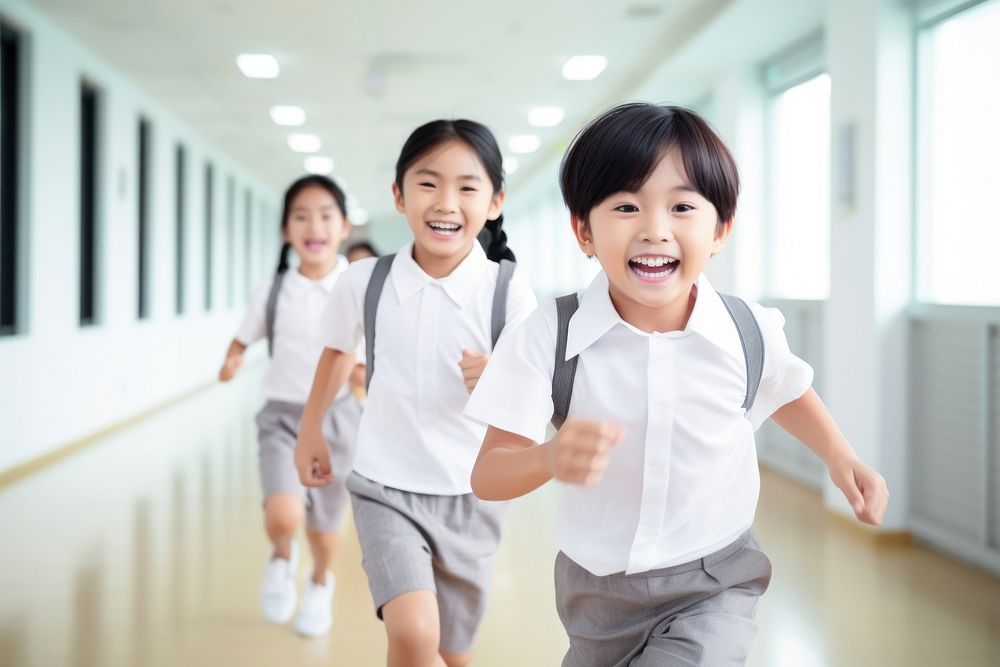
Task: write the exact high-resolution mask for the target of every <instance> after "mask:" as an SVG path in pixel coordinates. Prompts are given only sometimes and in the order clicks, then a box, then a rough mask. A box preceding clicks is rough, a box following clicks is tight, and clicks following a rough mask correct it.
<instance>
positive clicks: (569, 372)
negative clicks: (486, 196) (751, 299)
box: [552, 292, 764, 429]
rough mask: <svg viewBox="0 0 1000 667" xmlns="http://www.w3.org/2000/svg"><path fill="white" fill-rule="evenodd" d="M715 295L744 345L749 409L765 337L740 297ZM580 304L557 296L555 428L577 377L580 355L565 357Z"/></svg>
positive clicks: (757, 383)
mask: <svg viewBox="0 0 1000 667" xmlns="http://www.w3.org/2000/svg"><path fill="white" fill-rule="evenodd" d="M718 295H719V298H721V299H722V303H723V304H725V306H726V310H727V311H729V316H730V317H731V318H732V319H733V323H734V324H735V325H736V330H737V331H738V332H739V334H740V343H742V345H743V358H744V359H745V360H746V365H747V393H746V397H745V398H744V399H743V407H744V408H745V409H747V410H749V409H750V408H752V407H753V402H754V399H755V398H756V397H757V388H758V387H759V386H760V376H761V373H763V371H764V337H763V335H762V334H761V332H760V325H759V324H758V323H757V318H756V317H754V314H753V312H752V311H751V310H750V307H749V306H748V305H747V304H746V302H745V301H743V299H740V298H737V297H735V296H730V295H728V294H723V293H722V292H718ZM579 306H580V302H579V300H578V299H577V296H576V292H574V293H572V294H567V295H565V296H561V297H559V298H558V299H556V315H557V319H558V332H557V336H556V365H555V371H554V372H553V373H552V407H553V412H552V425H553V426H555V427H556V429H559V428H561V427H562V425H563V422H565V421H566V416H567V415H568V414H569V403H570V401H571V400H572V398H573V379H574V378H575V377H576V364H577V362H578V361H579V358H580V356H579V355H577V356H575V357H573V358H572V359H567V358H566V340H567V338H568V337H569V321H570V319H572V317H573V314H574V313H575V312H576V309H577V308H579Z"/></svg>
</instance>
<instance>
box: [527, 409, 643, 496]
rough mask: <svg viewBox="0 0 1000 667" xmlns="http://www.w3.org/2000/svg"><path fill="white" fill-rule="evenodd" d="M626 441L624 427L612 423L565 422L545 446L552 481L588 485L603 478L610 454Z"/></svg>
mask: <svg viewBox="0 0 1000 667" xmlns="http://www.w3.org/2000/svg"><path fill="white" fill-rule="evenodd" d="M624 439H625V428H624V427H623V426H621V425H620V424H617V423H615V422H612V421H587V420H584V419H573V418H570V419H567V420H566V422H565V423H564V424H563V425H562V428H560V429H559V432H558V433H557V434H556V437H555V438H553V439H552V440H551V441H550V442H549V443H548V445H547V447H548V449H547V451H546V463H547V464H548V467H549V472H551V473H552V476H553V477H554V478H555V479H558V480H560V481H562V482H570V483H572V484H581V485H583V486H591V485H594V484H597V483H598V482H600V481H601V478H602V477H604V471H605V470H607V468H608V463H609V462H610V461H611V453H612V452H613V451H614V449H615V447H617V446H618V445H620V444H621V443H622V440H624Z"/></svg>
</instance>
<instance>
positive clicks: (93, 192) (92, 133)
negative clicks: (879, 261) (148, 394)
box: [79, 81, 100, 326]
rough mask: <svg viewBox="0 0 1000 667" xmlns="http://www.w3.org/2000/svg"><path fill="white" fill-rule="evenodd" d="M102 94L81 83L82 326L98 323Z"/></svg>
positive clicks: (92, 87)
mask: <svg viewBox="0 0 1000 667" xmlns="http://www.w3.org/2000/svg"><path fill="white" fill-rule="evenodd" d="M99 113H100V91H98V89H97V88H96V87H94V86H93V85H91V84H90V83H88V82H86V81H83V82H81V84H80V220H79V223H80V295H79V296H80V304H79V305H80V312H79V315H80V325H81V326H90V325H93V324H96V323H97V321H98V316H97V312H98V305H99V304H98V302H97V286H98V266H97V264H98V261H97V260H98V248H99V247H100V243H99V241H100V239H99V233H100V226H99V224H98V208H99V207H98V196H97V193H98V187H99V185H100V179H99V177H98V170H99V165H100V154H99V153H100V136H99V132H100V129H99V125H100V123H99V121H98V114H99Z"/></svg>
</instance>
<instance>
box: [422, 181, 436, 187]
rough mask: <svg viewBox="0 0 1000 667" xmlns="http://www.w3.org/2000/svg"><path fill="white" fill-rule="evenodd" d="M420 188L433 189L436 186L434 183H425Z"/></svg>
mask: <svg viewBox="0 0 1000 667" xmlns="http://www.w3.org/2000/svg"><path fill="white" fill-rule="evenodd" d="M420 187H422V188H433V187H434V184H433V183H427V182H424V183H420Z"/></svg>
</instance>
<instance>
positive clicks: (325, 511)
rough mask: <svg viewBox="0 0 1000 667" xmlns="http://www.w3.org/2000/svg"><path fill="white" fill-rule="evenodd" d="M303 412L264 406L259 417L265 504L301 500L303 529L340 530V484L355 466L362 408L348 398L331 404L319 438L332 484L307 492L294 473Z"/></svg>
mask: <svg viewBox="0 0 1000 667" xmlns="http://www.w3.org/2000/svg"><path fill="white" fill-rule="evenodd" d="M304 408H305V406H303V405H299V404H298V403H285V402H283V401H268V402H267V403H266V404H265V405H264V407H263V408H262V409H261V411H260V412H258V413H257V453H258V457H259V460H260V482H261V486H262V487H263V491H264V501H265V502H267V499H268V498H270V497H271V496H273V495H274V494H276V493H291V494H295V495H297V496H299V497H300V498H301V499H302V502H303V503H304V504H305V507H306V527H307V528H309V530H314V531H317V532H320V533H336V532H337V531H338V530H340V525H341V523H342V521H343V517H344V510H345V509H346V507H347V491H346V490H345V488H344V483H345V481H346V480H347V475H348V474H350V472H351V466H352V465H353V463H354V448H355V444H356V443H357V440H358V424H359V423H360V421H361V405H360V404H359V403H358V401H357V400H356V399H355V398H354V396H352V395H350V394H348V395H347V396H344V397H343V398H340V399H338V400H336V401H334V402H333V404H332V405H331V406H330V409H329V411H328V412H327V414H326V419H325V420H324V421H323V435H324V436H325V437H326V441H327V443H328V444H329V447H330V465H331V467H332V469H333V475H334V481H333V483H332V484H330V485H328V486H321V487H317V488H307V487H305V486H302V484H301V483H300V482H299V473H298V471H297V470H296V469H295V440H296V438H297V437H298V433H299V420H300V419H301V418H302V411H303V409H304Z"/></svg>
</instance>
